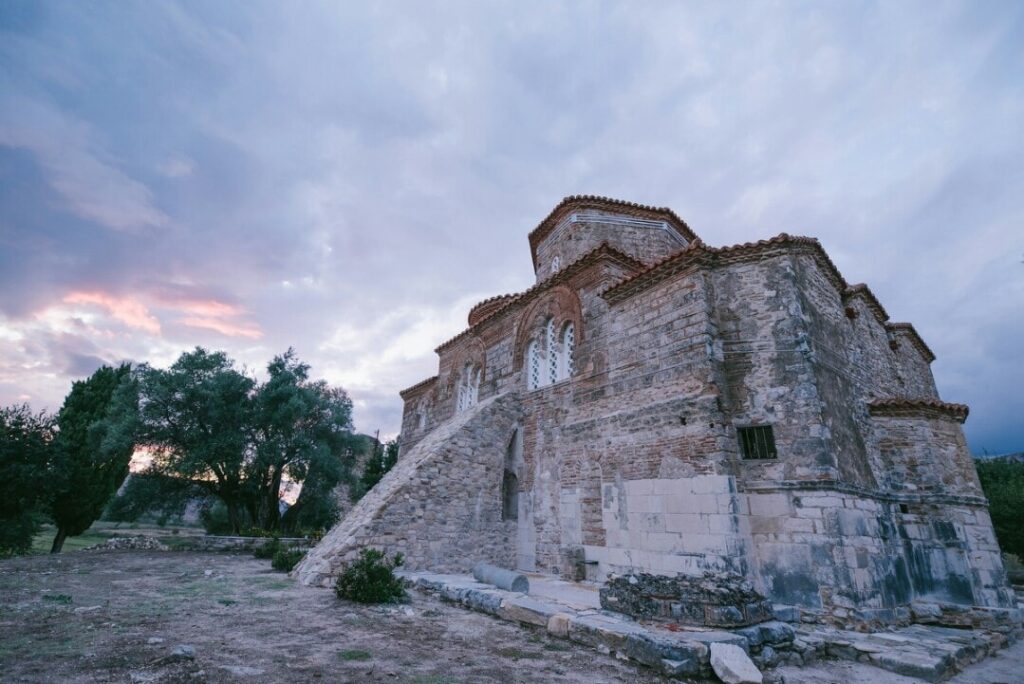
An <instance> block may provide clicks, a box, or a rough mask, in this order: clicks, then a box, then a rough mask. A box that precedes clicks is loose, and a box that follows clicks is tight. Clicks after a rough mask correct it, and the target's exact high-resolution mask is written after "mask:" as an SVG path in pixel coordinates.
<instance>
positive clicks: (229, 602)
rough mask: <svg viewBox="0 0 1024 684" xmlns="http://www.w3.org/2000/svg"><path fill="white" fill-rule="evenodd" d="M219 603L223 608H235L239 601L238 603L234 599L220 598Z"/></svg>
mask: <svg viewBox="0 0 1024 684" xmlns="http://www.w3.org/2000/svg"><path fill="white" fill-rule="evenodd" d="M217 603H219V604H220V605H222V606H233V605H235V604H236V603H238V601H236V600H234V599H228V598H219V599H217Z"/></svg>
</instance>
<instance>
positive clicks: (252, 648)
mask: <svg viewBox="0 0 1024 684" xmlns="http://www.w3.org/2000/svg"><path fill="white" fill-rule="evenodd" d="M269 565H270V564H269V562H268V561H260V560H255V559H253V558H250V557H248V556H240V555H229V554H211V553H188V552H162V553H161V552H141V551H111V552H88V551H86V552H81V551H80V552H74V553H68V554H63V555H61V556H58V557H52V556H33V557H28V558H19V559H13V560H2V561H0V681H3V682H5V683H6V682H40V683H42V682H45V683H47V684H49V683H51V682H119V683H126V682H131V683H134V684H145V683H153V684H169V683H177V682H252V683H253V684H262V683H265V682H331V683H332V684H333V683H335V682H352V683H355V682H394V683H396V684H404V683H410V684H413V683H414V684H469V683H484V682H487V683H492V682H501V683H503V684H506V683H514V682H523V683H526V682H531V683H532V682H567V683H569V684H574V683H575V684H582V683H584V682H586V683H588V684H591V683H592V684H600V683H604V682H630V683H633V682H637V683H645V682H665V681H667V680H665V679H664V678H662V677H660V676H659V675H655V674H653V673H651V672H649V671H647V670H645V669H642V668H638V667H635V666H632V665H630V664H628V663H625V662H621V661H617V660H615V659H613V658H611V657H608V656H604V655H601V654H598V653H595V652H594V651H591V650H588V649H585V648H583V647H581V646H578V645H575V644H572V643H569V642H566V641H562V640H558V639H552V638H550V637H548V635H547V634H546V633H545V632H544V630H541V629H533V628H527V627H521V628H520V627H516V626H514V625H512V624H510V623H507V622H502V621H500V620H496V619H493V618H491V617H488V616H485V615H481V614H478V613H472V612H469V611H465V610H462V609H459V608H455V607H452V606H449V605H446V604H444V603H441V602H440V601H437V600H436V599H433V598H428V597H424V596H421V595H415V594H414V595H413V597H412V602H411V603H410V604H408V605H407V606H400V607H396V608H388V609H380V608H371V607H364V606H359V605H355V604H350V603H346V602H341V601H339V600H337V599H336V598H335V597H334V594H333V592H330V591H327V590H324V589H311V588H308V587H302V586H299V585H298V584H296V583H295V582H293V581H292V580H290V579H289V578H288V577H287V576H285V575H283V574H280V573H276V572H273V571H271V569H270V567H269ZM180 646H187V647H190V648H191V649H192V654H191V655H190V653H189V649H188V648H184V649H179V651H183V653H181V654H179V655H175V654H174V652H175V649H176V648H177V647H180ZM780 672H782V673H784V675H785V678H786V681H787V683H788V684H828V683H831V682H836V683H841V684H857V683H858V682H870V683H871V684H918V680H913V679H908V678H906V677H901V676H899V675H895V674H892V673H889V672H885V671H882V670H878V669H876V668H873V667H870V666H867V665H861V664H856V663H849V662H829V663H817V664H814V665H813V666H811V667H808V668H803V669H800V668H792V667H786V668H781V669H780ZM1022 673H1024V642H1021V643H1018V644H1016V645H1015V646H1013V647H1011V648H1009V649H1007V650H1005V651H1003V652H1002V653H1001V654H1000V655H999V656H998V657H996V658H991V659H988V660H986V661H984V662H982V663H979V664H977V665H974V666H972V667H971V668H969V669H968V670H967V671H966V672H964V673H961V674H960V675H958V676H957V677H956V678H955V679H953V680H951V684H994V683H1000V684H1015V683H1017V682H1024V674H1022Z"/></svg>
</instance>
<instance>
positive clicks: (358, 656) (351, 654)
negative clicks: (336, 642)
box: [338, 649, 373, 660]
mask: <svg viewBox="0 0 1024 684" xmlns="http://www.w3.org/2000/svg"><path fill="white" fill-rule="evenodd" d="M338 657H339V658H341V659H342V660H372V659H373V654H372V653H370V652H369V651H361V650H359V649H352V650H347V651H338Z"/></svg>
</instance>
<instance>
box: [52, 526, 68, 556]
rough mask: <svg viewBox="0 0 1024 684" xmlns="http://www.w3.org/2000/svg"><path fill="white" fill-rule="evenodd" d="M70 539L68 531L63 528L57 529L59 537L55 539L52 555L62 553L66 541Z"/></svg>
mask: <svg viewBox="0 0 1024 684" xmlns="http://www.w3.org/2000/svg"><path fill="white" fill-rule="evenodd" d="M67 538H68V531H67V530H65V529H64V528H63V527H58V528H57V536H56V537H54V538H53V546H51V547H50V553H60V550H61V549H63V548H64V540H65V539H67Z"/></svg>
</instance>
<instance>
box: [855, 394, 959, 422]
mask: <svg viewBox="0 0 1024 684" xmlns="http://www.w3.org/2000/svg"><path fill="white" fill-rule="evenodd" d="M969 411H970V409H969V408H968V407H967V406H966V405H964V404H950V403H948V402H945V401H939V400H938V399H907V398H900V397H894V398H891V399H875V400H874V401H871V402H868V413H870V414H871V415H872V416H890V417H893V418H943V419H947V420H948V419H953V420H955V421H956V422H958V423H962V422H964V421H965V420H967V414H968V413H969Z"/></svg>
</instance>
